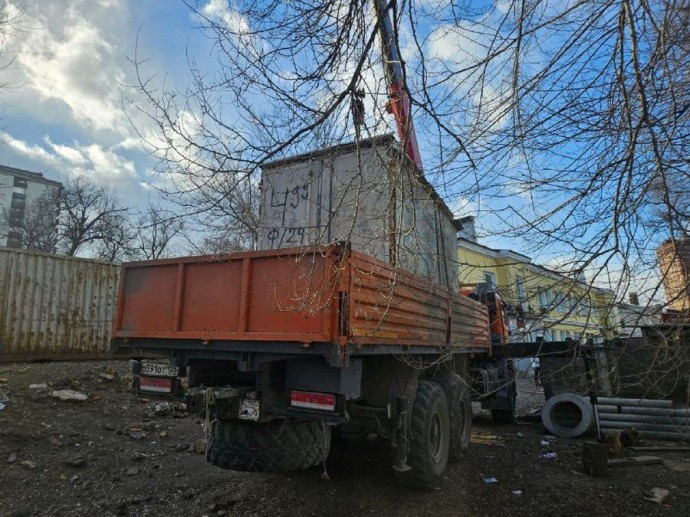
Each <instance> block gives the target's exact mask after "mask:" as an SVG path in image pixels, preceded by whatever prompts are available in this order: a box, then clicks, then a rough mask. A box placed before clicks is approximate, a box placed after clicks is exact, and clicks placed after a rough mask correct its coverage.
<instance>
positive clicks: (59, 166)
mask: <svg viewBox="0 0 690 517" xmlns="http://www.w3.org/2000/svg"><path fill="white" fill-rule="evenodd" d="M22 4H23V5H24V8H23V13H22V14H21V15H19V17H18V20H19V22H18V23H14V24H13V25H14V26H13V29H14V30H12V31H11V32H10V33H9V34H8V35H7V36H6V41H5V46H4V51H3V55H4V57H5V60H6V61H5V62H7V60H8V59H12V62H11V64H10V65H9V66H8V67H6V68H5V69H4V70H3V71H2V74H3V81H2V82H3V83H9V87H4V88H3V89H2V90H1V91H0V103H1V105H0V113H1V119H0V163H2V164H4V165H9V166H12V167H19V168H22V169H27V170H30V171H34V172H41V173H43V174H44V175H45V176H46V177H48V178H50V179H54V180H59V181H64V180H66V179H68V178H70V177H74V176H76V175H86V176H89V177H92V178H94V179H95V180H97V181H99V182H101V183H105V184H108V185H111V186H113V187H116V188H117V189H118V190H119V191H120V192H121V194H122V195H123V196H124V197H126V198H127V199H129V200H130V202H135V204H136V203H140V202H142V201H144V200H145V199H146V197H147V196H148V191H147V189H146V188H145V187H144V186H143V184H144V183H145V182H147V181H148V180H149V179H150V176H149V173H150V168H151V166H152V165H153V163H152V161H151V160H150V159H149V158H148V157H147V155H146V153H145V152H144V151H143V148H142V145H141V142H140V139H139V137H138V136H137V133H136V132H135V131H134V129H133V126H132V124H131V123H130V121H129V120H128V119H127V116H126V114H125V111H124V110H123V96H124V97H127V96H128V95H129V96H131V89H129V88H128V86H129V85H131V84H133V82H134V79H133V74H134V67H133V66H132V63H131V60H132V59H133V58H134V55H135V51H136V50H137V41H138V54H139V56H140V57H142V58H145V59H148V62H147V64H146V66H147V70H148V71H149V72H151V73H158V74H159V76H163V75H167V80H168V81H169V82H177V81H183V80H184V78H185V77H186V63H185V48H186V46H187V45H188V44H190V45H192V46H193V47H195V48H198V49H199V50H200V51H201V53H202V55H203V52H204V47H203V45H204V42H203V40H201V39H200V38H199V37H198V34H197V33H196V32H195V31H194V21H193V19H192V18H191V16H190V13H189V11H188V9H187V8H186V7H185V6H184V4H182V2H178V1H171V0H147V1H145V2H141V1H136V0H70V1H69V2H67V1H65V0H40V1H38V0H25V1H24V0H13V2H10V5H11V6H12V5H13V6H15V7H16V8H19V7H20V6H21V5H22ZM197 44H198V45H197Z"/></svg>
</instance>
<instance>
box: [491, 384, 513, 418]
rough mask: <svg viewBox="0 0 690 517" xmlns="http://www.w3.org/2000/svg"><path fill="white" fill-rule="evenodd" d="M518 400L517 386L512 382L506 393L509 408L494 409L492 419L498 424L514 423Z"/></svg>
mask: <svg viewBox="0 0 690 517" xmlns="http://www.w3.org/2000/svg"><path fill="white" fill-rule="evenodd" d="M516 402H517V388H516V387H515V382H512V383H511V384H510V386H509V387H508V390H507V393H506V403H507V405H508V407H507V408H502V409H492V410H491V419H492V420H493V421H494V423H496V424H512V423H513V422H514V421H515V404H516Z"/></svg>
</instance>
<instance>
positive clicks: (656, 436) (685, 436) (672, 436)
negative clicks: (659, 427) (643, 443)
mask: <svg viewBox="0 0 690 517" xmlns="http://www.w3.org/2000/svg"><path fill="white" fill-rule="evenodd" d="M639 433H640V437H641V438H651V439H652V440H672V441H674V442H688V441H690V433H666V432H660V431H639Z"/></svg>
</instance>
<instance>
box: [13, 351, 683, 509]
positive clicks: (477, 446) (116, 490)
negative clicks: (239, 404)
mask: <svg viewBox="0 0 690 517" xmlns="http://www.w3.org/2000/svg"><path fill="white" fill-rule="evenodd" d="M108 366H111V367H114V369H115V370H117V373H118V374H119V376H123V375H125V374H127V373H128V370H129V365H128V363H127V362H85V363H46V364H13V365H0V392H3V393H6V394H7V396H8V398H9V400H8V401H6V402H5V403H4V404H5V407H4V409H2V410H0V515H2V516H10V515H14V516H19V515H25V516H29V515H70V516H71V515H99V516H100V515H166V516H175V515H189V516H200V515H209V516H210V515H376V516H387V515H396V516H397V515H401V516H414V515H434V516H437V517H438V516H445V515H453V516H463V515H468V516H469V515H482V516H483V515H486V516H503V515H530V516H533V515H598V516H599V515H650V514H652V515H673V516H679V515H690V453H688V452H670V451H663V452H659V453H657V452H654V453H644V454H655V455H657V456H660V457H662V458H664V459H665V460H666V462H665V463H664V464H662V465H652V466H637V467H624V468H617V469H615V470H613V469H612V470H611V471H610V472H609V474H608V476H607V477H605V478H601V479H595V478H591V477H588V476H586V475H584V474H583V473H582V466H581V461H580V458H581V450H582V441H581V440H561V439H558V440H555V441H552V442H551V443H549V444H547V445H544V444H542V442H544V443H546V442H548V441H549V440H548V439H547V438H546V437H545V434H544V430H543V428H542V426H541V425H540V424H537V423H523V424H515V425H510V426H503V427H495V426H492V425H491V424H490V421H489V420H488V419H487V418H486V415H485V414H484V413H481V412H479V414H478V415H477V416H476V417H475V430H474V438H473V440H474V442H475V443H474V444H473V445H472V447H471V450H470V453H469V454H468V457H467V458H466V459H465V460H464V461H463V462H461V463H457V464H453V465H451V466H450V467H449V468H448V470H447V474H446V479H445V482H444V484H443V486H442V487H441V488H440V489H438V490H435V491H432V492H418V491H414V490H410V489H408V488H404V487H401V486H400V485H398V484H397V483H396V480H395V476H394V473H393V471H392V470H391V468H390V463H389V451H388V449H387V447H386V445H385V443H384V442H383V441H379V440H362V441H356V442H339V443H334V444H333V447H332V451H331V455H330V457H329V459H328V462H327V469H328V478H329V479H322V472H321V469H312V470H307V471H303V472H293V473H289V474H244V473H236V472H230V471H223V470H220V469H218V468H215V467H211V466H209V465H207V464H206V461H205V459H204V455H203V454H201V453H198V452H196V451H195V445H197V447H198V446H199V445H200V444H197V443H196V442H197V440H198V439H200V438H202V428H201V422H200V421H199V419H198V418H197V417H195V416H191V415H185V414H183V413H173V414H168V415H164V416H155V415H154V416H152V415H151V413H152V410H151V408H152V405H153V403H154V402H155V400H153V399H151V398H149V400H142V399H138V398H137V396H135V395H134V394H132V393H131V392H130V391H128V390H126V389H125V388H124V387H123V386H122V383H121V381H120V380H118V379H117V378H116V379H114V380H108V379H105V378H102V377H101V376H100V374H101V373H103V372H104V371H105V369H106V367H108ZM39 383H47V384H48V385H49V389H48V390H42V389H29V386H30V385H31V384H39ZM60 388H73V389H76V390H77V391H80V392H82V393H85V394H87V395H88V400H86V401H84V402H65V401H60V400H56V399H54V398H51V397H49V396H48V391H49V390H55V389H60ZM519 393H520V401H521V405H522V408H523V411H525V410H527V409H528V408H529V407H531V406H534V405H538V404H539V403H540V400H543V399H541V394H540V392H539V391H538V390H537V389H535V388H534V387H533V385H532V384H531V382H530V381H529V380H527V379H525V380H523V381H521V382H520V384H519ZM0 396H1V394H0ZM490 435H495V436H497V437H498V438H487V436H490ZM545 440H546V441H545ZM647 444H652V443H651V442H648V443H647ZM658 444H661V445H668V442H666V443H664V442H658ZM545 452H555V453H556V454H557V458H555V459H546V458H543V457H542V455H543V453H545ZM627 454H628V455H630V454H632V453H630V452H628V453H627ZM487 476H493V477H495V478H496V480H497V482H496V483H491V484H487V483H485V481H484V478H486V477H487ZM654 487H660V488H665V489H668V490H669V491H670V495H669V497H668V498H667V499H666V501H665V502H664V503H662V504H656V503H653V502H650V501H647V500H645V499H644V497H645V495H646V492H647V491H648V490H650V489H651V488H654Z"/></svg>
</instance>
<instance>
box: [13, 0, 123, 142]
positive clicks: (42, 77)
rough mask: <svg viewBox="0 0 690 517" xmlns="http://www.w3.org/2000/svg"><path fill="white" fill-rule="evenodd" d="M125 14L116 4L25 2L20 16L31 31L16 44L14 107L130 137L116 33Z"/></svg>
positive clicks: (120, 53)
mask: <svg viewBox="0 0 690 517" xmlns="http://www.w3.org/2000/svg"><path fill="white" fill-rule="evenodd" d="M123 12H125V13H126V9H123V7H122V6H120V5H119V2H117V1H116V0H110V1H105V0H103V1H101V2H100V3H99V4H93V3H87V4H83V3H82V2H74V3H71V4H70V5H69V7H65V4H63V3H62V2H57V3H56V2H40V6H39V5H38V4H37V3H36V4H31V3H30V4H27V9H26V10H25V12H24V14H23V15H22V25H23V26H26V27H27V30H23V31H21V32H20V33H19V34H18V35H17V36H16V37H15V38H14V40H13V42H12V53H13V54H14V55H15V61H14V64H13V73H14V74H15V75H16V76H18V77H17V79H18V81H19V83H20V84H19V85H20V88H17V92H14V93H13V92H10V93H11V94H12V93H13V95H14V98H13V99H12V104H13V106H14V109H15V110H17V109H21V110H23V111H26V112H30V113H31V114H32V115H34V116H37V117H39V118H41V117H43V118H46V117H50V116H51V115H52V117H53V118H54V119H58V118H61V117H60V115H62V118H63V120H62V122H63V123H64V114H65V113H67V114H68V116H69V117H70V118H71V119H72V120H73V121H74V122H75V123H77V124H79V125H81V126H83V127H86V128H90V129H95V130H109V131H112V132H115V133H117V134H119V135H127V134H128V133H129V132H130V131H131V130H130V127H129V124H128V122H127V120H126V118H125V116H124V113H123V111H122V108H121V106H120V87H121V84H122V83H124V82H125V72H124V71H123V69H122V66H121V63H124V61H125V59H126V56H125V55H124V54H123V53H122V52H121V49H119V48H118V46H117V45H116V43H115V42H116V41H117V39H116V38H117V37H120V36H121V35H118V34H117V31H116V30H114V28H115V29H116V28H117V27H118V26H119V23H120V21H121V18H122V17H123V16H124V15H123ZM57 20H59V23H58V22H57ZM55 112H61V113H60V115H57V114H56V113H55Z"/></svg>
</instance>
